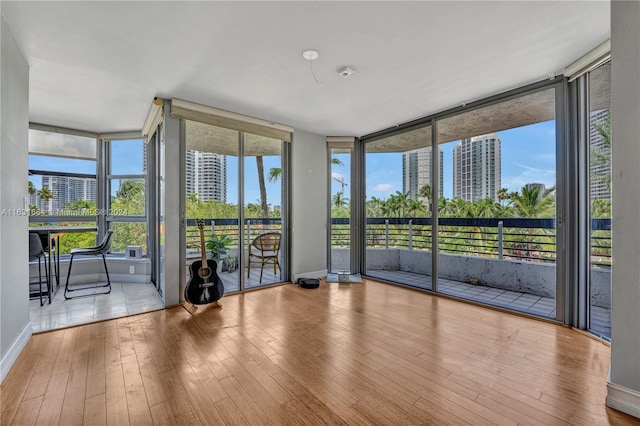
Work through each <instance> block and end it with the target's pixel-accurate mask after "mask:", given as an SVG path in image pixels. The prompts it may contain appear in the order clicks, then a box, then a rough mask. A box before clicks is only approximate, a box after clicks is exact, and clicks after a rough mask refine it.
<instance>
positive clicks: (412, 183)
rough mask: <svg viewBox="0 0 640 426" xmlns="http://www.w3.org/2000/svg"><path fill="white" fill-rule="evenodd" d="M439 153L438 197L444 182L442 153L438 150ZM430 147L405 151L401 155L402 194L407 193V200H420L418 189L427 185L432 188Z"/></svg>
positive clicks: (440, 149)
mask: <svg viewBox="0 0 640 426" xmlns="http://www.w3.org/2000/svg"><path fill="white" fill-rule="evenodd" d="M438 151H439V153H440V173H439V174H440V185H439V188H440V195H442V189H443V187H444V186H443V183H442V182H443V180H444V172H443V165H444V153H443V151H442V148H439V150H438ZM432 161H433V160H432V155H431V147H426V148H418V149H414V150H412V151H407V152H405V153H404V154H402V192H403V193H405V194H406V193H407V192H408V193H409V198H412V199H414V200H417V199H421V198H422V197H420V195H419V194H420V188H422V187H423V186H424V185H429V186H431V187H432V188H433V179H432V177H431V165H432Z"/></svg>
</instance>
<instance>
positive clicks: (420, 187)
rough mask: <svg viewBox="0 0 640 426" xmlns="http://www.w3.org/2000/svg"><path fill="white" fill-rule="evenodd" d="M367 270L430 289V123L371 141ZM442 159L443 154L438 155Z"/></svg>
mask: <svg viewBox="0 0 640 426" xmlns="http://www.w3.org/2000/svg"><path fill="white" fill-rule="evenodd" d="M365 149H366V157H365V161H366V202H365V215H366V216H365V217H366V219H365V221H366V225H365V229H366V231H365V232H366V237H365V238H366V242H365V246H366V253H365V256H366V257H365V259H366V260H365V266H366V270H365V273H366V274H367V275H369V276H371V277H375V278H379V279H383V280H386V281H392V282H398V283H403V284H407V285H410V286H413V287H419V288H423V289H429V290H430V289H431V281H432V280H431V274H432V272H431V259H432V255H431V253H432V238H431V236H432V228H431V211H432V209H433V208H435V207H434V206H435V205H436V204H434V201H433V196H432V193H433V191H432V188H433V183H434V181H433V173H432V170H433V168H432V167H433V152H432V146H431V126H424V127H421V128H418V129H414V130H410V131H406V132H402V133H397V134H393V135H390V136H388V137H385V138H382V139H378V140H374V141H371V142H367V144H366V148H365ZM436 158H437V161H440V163H441V162H442V153H441V152H439V153H438V155H437V156H436Z"/></svg>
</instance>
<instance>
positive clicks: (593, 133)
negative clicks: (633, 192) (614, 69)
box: [589, 63, 612, 339]
mask: <svg viewBox="0 0 640 426" xmlns="http://www.w3.org/2000/svg"><path fill="white" fill-rule="evenodd" d="M610 90H611V63H606V64H604V65H602V66H600V67H598V68H597V69H595V70H593V71H592V72H591V73H590V74H589V118H590V123H591V128H590V131H589V151H590V153H589V154H590V155H589V157H590V163H589V171H590V181H591V182H590V189H591V191H590V196H591V301H590V303H591V309H590V312H591V317H590V329H591V331H593V332H594V333H596V334H598V335H600V336H602V337H604V338H607V339H610V338H611V229H612V228H611V110H610V107H611V106H610Z"/></svg>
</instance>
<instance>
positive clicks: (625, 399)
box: [607, 382, 640, 418]
mask: <svg viewBox="0 0 640 426" xmlns="http://www.w3.org/2000/svg"><path fill="white" fill-rule="evenodd" d="M607 405H608V406H609V407H611V408H615V409H616V410H619V411H622V412H623V413H627V414H629V415H632V416H634V417H638V418H640V392H638V391H637V390H633V389H629V388H627V387H624V386H620V385H617V384H615V383H611V382H607Z"/></svg>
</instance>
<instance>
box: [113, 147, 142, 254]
mask: <svg viewBox="0 0 640 426" xmlns="http://www.w3.org/2000/svg"><path fill="white" fill-rule="evenodd" d="M107 144H108V153H109V155H108V162H107V163H108V165H109V172H108V174H107V194H108V197H107V198H108V201H107V207H106V209H105V210H106V211H105V212H104V213H105V216H106V222H107V226H108V227H110V228H111V229H113V230H114V236H113V243H112V246H111V247H112V249H111V251H112V252H114V253H123V252H124V251H125V248H126V247H127V246H141V247H142V251H143V252H145V253H146V251H147V218H146V193H147V190H146V171H147V167H146V158H147V156H146V149H145V143H144V141H143V140H141V139H133V140H111V141H109V142H107Z"/></svg>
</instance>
